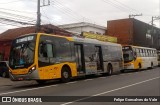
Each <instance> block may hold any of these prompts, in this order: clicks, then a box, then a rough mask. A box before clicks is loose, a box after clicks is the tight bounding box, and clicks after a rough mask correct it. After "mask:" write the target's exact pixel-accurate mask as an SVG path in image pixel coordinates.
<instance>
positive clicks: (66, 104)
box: [61, 76, 160, 105]
mask: <svg viewBox="0 0 160 105" xmlns="http://www.w3.org/2000/svg"><path fill="white" fill-rule="evenodd" d="M159 78H160V76H159V77H155V78H151V79H148V80H145V81H141V82H137V83H134V84H131V85H127V86H123V87H120V88H116V89H113V90H109V91H105V92H102V93H99V94H95V95H92V96H90V97H86V98H81V99H77V100H74V101H71V102H67V103H63V104H61V105H68V104H73V103H75V102H78V101H82V100H85V99H89V98H92V97H95V96H100V95H104V94H108V93H111V92H114V91H118V90H122V89H125V88H129V87H132V86H135V85H139V84H142V83H145V82H149V81H152V80H156V79H159Z"/></svg>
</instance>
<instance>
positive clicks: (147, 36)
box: [107, 18, 160, 49]
mask: <svg viewBox="0 0 160 105" xmlns="http://www.w3.org/2000/svg"><path fill="white" fill-rule="evenodd" d="M107 34H108V35H110V36H114V37H117V39H118V43H120V44H125V45H136V46H143V47H152V48H156V49H160V29H159V28H157V27H154V26H151V25H149V24H147V23H144V22H142V21H139V20H137V19H134V18H128V19H120V20H111V21H108V22H107Z"/></svg>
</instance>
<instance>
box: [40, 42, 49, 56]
mask: <svg viewBox="0 0 160 105" xmlns="http://www.w3.org/2000/svg"><path fill="white" fill-rule="evenodd" d="M39 56H40V57H47V45H46V43H43V42H42V43H40V45H39Z"/></svg>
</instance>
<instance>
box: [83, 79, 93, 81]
mask: <svg viewBox="0 0 160 105" xmlns="http://www.w3.org/2000/svg"><path fill="white" fill-rule="evenodd" d="M92 80H93V79H86V80H84V81H92Z"/></svg>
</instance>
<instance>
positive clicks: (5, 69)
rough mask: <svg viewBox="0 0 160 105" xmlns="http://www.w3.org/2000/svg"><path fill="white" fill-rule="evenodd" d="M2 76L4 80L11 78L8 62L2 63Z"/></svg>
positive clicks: (0, 65) (0, 66) (0, 73)
mask: <svg viewBox="0 0 160 105" xmlns="http://www.w3.org/2000/svg"><path fill="white" fill-rule="evenodd" d="M0 76H1V77H4V78H8V77H9V67H8V61H0Z"/></svg>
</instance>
